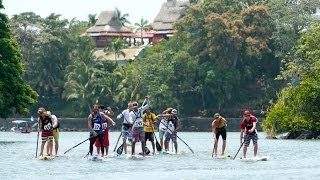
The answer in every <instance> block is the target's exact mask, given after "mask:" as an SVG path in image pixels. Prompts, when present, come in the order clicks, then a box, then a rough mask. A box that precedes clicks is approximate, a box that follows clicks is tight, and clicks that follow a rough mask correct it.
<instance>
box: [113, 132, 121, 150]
mask: <svg viewBox="0 0 320 180" xmlns="http://www.w3.org/2000/svg"><path fill="white" fill-rule="evenodd" d="M121 136H122V130H121V131H120V135H119V137H118V140H117V143H116V145H115V146H114V149H113V152H115V151H116V149H117V146H118V143H119V140H120V137H121Z"/></svg>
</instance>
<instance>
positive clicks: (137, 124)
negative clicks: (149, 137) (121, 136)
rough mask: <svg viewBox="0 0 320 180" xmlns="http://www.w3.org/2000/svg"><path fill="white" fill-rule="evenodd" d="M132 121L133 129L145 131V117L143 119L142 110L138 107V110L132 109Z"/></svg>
mask: <svg viewBox="0 0 320 180" xmlns="http://www.w3.org/2000/svg"><path fill="white" fill-rule="evenodd" d="M129 119H130V121H131V123H133V126H132V128H133V129H139V130H142V131H143V119H142V110H141V109H138V111H137V112H135V111H131V112H130V118H129Z"/></svg>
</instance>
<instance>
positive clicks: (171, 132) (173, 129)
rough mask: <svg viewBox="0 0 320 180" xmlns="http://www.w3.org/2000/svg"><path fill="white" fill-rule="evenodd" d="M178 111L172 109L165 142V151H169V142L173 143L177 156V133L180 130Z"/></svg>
mask: <svg viewBox="0 0 320 180" xmlns="http://www.w3.org/2000/svg"><path fill="white" fill-rule="evenodd" d="M177 114H178V111H177V110H176V109H172V110H171V112H170V114H169V116H167V117H168V120H167V125H166V126H167V130H166V132H165V140H164V147H165V150H166V151H168V150H169V142H170V140H171V141H172V142H173V145H174V150H175V154H177V153H178V143H177V132H178V130H179V128H180V126H179V119H178V117H177Z"/></svg>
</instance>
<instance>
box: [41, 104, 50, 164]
mask: <svg viewBox="0 0 320 180" xmlns="http://www.w3.org/2000/svg"><path fill="white" fill-rule="evenodd" d="M38 115H39V117H38V132H39V131H40V130H41V139H42V143H41V147H40V158H41V157H44V155H43V150H44V146H45V144H46V142H48V144H47V146H48V147H49V152H48V154H47V156H52V146H53V122H52V119H51V115H49V114H48V113H47V112H46V110H45V109H44V108H43V107H41V108H39V109H38Z"/></svg>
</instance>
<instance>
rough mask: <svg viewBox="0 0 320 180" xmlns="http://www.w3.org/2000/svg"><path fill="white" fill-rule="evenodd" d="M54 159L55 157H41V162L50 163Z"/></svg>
mask: <svg viewBox="0 0 320 180" xmlns="http://www.w3.org/2000/svg"><path fill="white" fill-rule="evenodd" d="M53 159H54V157H52V156H39V160H45V161H50V160H53Z"/></svg>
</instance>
